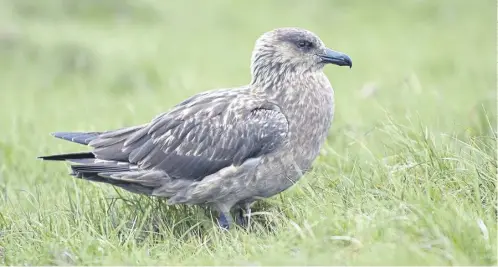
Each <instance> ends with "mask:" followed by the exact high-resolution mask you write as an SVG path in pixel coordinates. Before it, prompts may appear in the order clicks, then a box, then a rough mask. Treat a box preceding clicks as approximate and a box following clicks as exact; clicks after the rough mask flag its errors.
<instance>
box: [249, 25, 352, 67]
mask: <svg viewBox="0 0 498 267" xmlns="http://www.w3.org/2000/svg"><path fill="white" fill-rule="evenodd" d="M326 64H335V65H339V66H349V67H352V65H353V64H352V61H351V58H350V57H349V56H348V55H346V54H343V53H341V52H337V51H334V50H332V49H329V48H327V47H325V45H324V43H323V42H322V40H320V38H319V37H318V36H317V35H316V34H314V33H312V32H310V31H308V30H305V29H299V28H278V29H275V30H272V31H269V32H266V33H264V34H263V35H262V36H261V37H259V38H258V40H257V41H256V45H255V47H254V50H253V53H252V60H251V69H252V73H253V75H262V74H263V75H264V74H265V72H266V75H271V74H274V73H271V72H277V73H278V72H283V71H288V70H293V71H296V72H305V71H309V70H321V69H323V67H324V66H325V65H326Z"/></svg>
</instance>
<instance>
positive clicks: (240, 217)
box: [235, 207, 247, 228]
mask: <svg viewBox="0 0 498 267" xmlns="http://www.w3.org/2000/svg"><path fill="white" fill-rule="evenodd" d="M235 223H236V224H237V225H239V226H241V227H243V228H246V227H247V220H246V218H244V209H243V208H241V207H239V208H238V209H237V211H236V213H235Z"/></svg>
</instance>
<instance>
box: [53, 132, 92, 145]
mask: <svg viewBox="0 0 498 267" xmlns="http://www.w3.org/2000/svg"><path fill="white" fill-rule="evenodd" d="M101 134H102V133H101V132H87V133H85V132H56V133H52V136H54V137H56V138H60V139H63V140H66V141H69V142H74V143H78V144H80V145H88V144H89V143H90V142H91V141H92V140H93V139H95V138H97V137H98V136H99V135H101Z"/></svg>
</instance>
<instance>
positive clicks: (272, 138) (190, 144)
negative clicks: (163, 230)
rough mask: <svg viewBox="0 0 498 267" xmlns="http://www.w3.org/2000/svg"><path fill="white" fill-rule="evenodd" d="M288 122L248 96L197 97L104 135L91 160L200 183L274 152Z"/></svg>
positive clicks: (96, 143) (276, 109)
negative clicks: (116, 162)
mask: <svg viewBox="0 0 498 267" xmlns="http://www.w3.org/2000/svg"><path fill="white" fill-rule="evenodd" d="M287 132H288V122H287V118H286V117H285V116H284V114H282V113H281V112H280V109H279V107H278V106H277V105H275V104H273V103H270V102H268V101H266V100H263V99H260V98H257V97H255V96H252V95H248V94H240V93H236V92H231V91H219V92H213V93H210V94H202V95H198V96H197V97H195V98H191V99H188V100H186V101H184V102H183V103H181V104H179V105H177V106H176V107H175V108H174V109H173V110H171V111H170V112H168V113H164V114H162V115H160V116H158V117H156V118H155V119H154V120H153V121H152V122H151V123H149V124H146V125H144V126H141V127H136V128H135V129H133V130H132V131H130V130H127V129H121V130H117V131H113V132H107V133H104V134H102V135H100V136H99V137H98V138H96V139H94V140H92V141H91V142H90V144H89V145H90V146H93V147H94V148H95V149H94V151H93V153H94V154H95V156H96V158H98V159H103V160H121V161H127V162H129V163H131V164H136V165H137V166H138V168H139V169H143V170H161V171H164V172H166V173H167V174H168V175H169V176H170V177H171V178H176V179H192V180H198V179H202V178H204V177H205V176H207V175H210V174H212V173H215V172H217V171H219V170H221V169H223V168H224V167H227V166H230V165H236V166H237V165H240V164H242V163H243V162H244V161H246V160H247V159H250V158H254V157H260V156H262V155H265V154H269V153H272V152H274V151H275V150H276V149H277V148H279V147H280V146H281V145H282V144H283V143H284V142H285V140H286V137H287Z"/></svg>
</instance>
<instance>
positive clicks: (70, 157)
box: [38, 152, 95, 161]
mask: <svg viewBox="0 0 498 267" xmlns="http://www.w3.org/2000/svg"><path fill="white" fill-rule="evenodd" d="M38 158H39V159H43V160H55V161H64V160H69V161H71V160H78V159H93V158H95V155H94V154H93V153H92V152H79V153H68V154H59V155H50V156H41V157H38Z"/></svg>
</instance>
